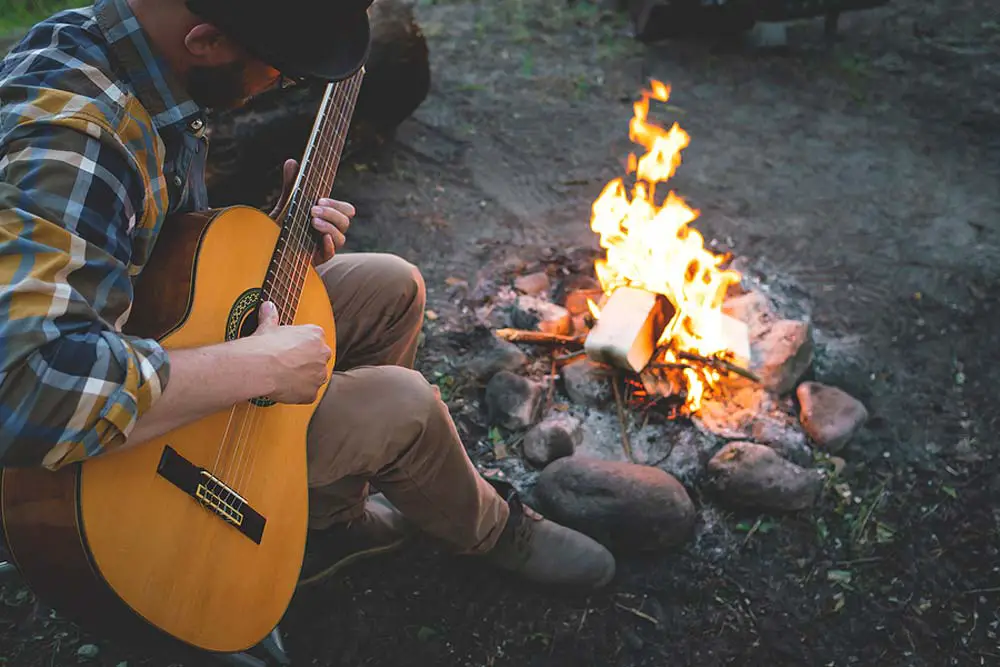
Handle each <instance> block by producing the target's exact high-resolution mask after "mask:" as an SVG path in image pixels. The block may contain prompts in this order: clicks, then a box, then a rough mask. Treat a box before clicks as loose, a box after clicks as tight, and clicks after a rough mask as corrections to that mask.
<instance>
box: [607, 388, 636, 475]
mask: <svg viewBox="0 0 1000 667" xmlns="http://www.w3.org/2000/svg"><path fill="white" fill-rule="evenodd" d="M611 388H612V389H613V390H614V392H615V407H616V408H618V424H619V425H620V426H621V429H622V448H623V449H624V450H625V456H627V457H628V460H629V461H630V462H632V463H635V458H633V457H632V443H631V442H630V441H629V439H628V427H627V426H626V425H625V410H624V407H623V406H622V395H621V391H619V389H618V376H615V377H613V378H612V379H611Z"/></svg>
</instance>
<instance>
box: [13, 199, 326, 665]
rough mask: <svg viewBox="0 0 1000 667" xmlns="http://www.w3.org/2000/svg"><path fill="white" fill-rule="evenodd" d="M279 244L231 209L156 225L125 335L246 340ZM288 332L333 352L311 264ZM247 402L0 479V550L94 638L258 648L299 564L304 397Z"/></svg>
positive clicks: (251, 216) (251, 215)
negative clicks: (313, 331)
mask: <svg viewBox="0 0 1000 667" xmlns="http://www.w3.org/2000/svg"><path fill="white" fill-rule="evenodd" d="M279 232H280V229H279V227H278V226H277V225H276V224H275V223H274V221H272V220H271V219H270V218H269V217H268V216H266V215H265V214H263V213H261V212H260V211H257V210H256V209H252V208H248V207H240V206H237V207H232V208H227V209H223V210H221V211H211V212H208V213H202V214H189V215H186V216H182V217H179V218H176V219H172V220H170V221H168V222H167V224H166V225H165V226H164V229H163V231H162V233H161V235H160V238H159V240H158V242H157V244H158V246H157V251H156V252H155V253H154V255H153V258H152V260H151V262H150V264H149V265H148V266H147V267H146V269H145V270H144V272H143V274H142V278H141V280H140V281H139V282H138V284H137V286H136V298H135V308H134V310H133V312H132V314H131V317H130V320H129V324H128V326H127V327H126V329H125V331H126V333H130V334H136V335H141V336H145V337H151V338H156V339H158V340H159V341H160V342H161V343H162V344H163V345H164V347H165V348H167V349H171V348H186V347H197V346H203V345H209V344H214V343H220V342H222V341H224V340H227V339H231V338H233V337H236V336H238V335H240V334H241V329H242V334H244V335H245V334H246V333H248V329H247V326H248V324H247V322H248V318H249V330H251V331H252V328H253V327H254V326H255V317H256V306H257V303H258V295H259V288H260V286H261V285H262V283H263V282H264V279H265V274H266V273H267V271H268V267H269V263H270V262H271V260H272V254H273V253H274V250H275V246H276V243H277V241H278V237H279ZM294 323H295V324H306V323H312V324H317V325H319V326H320V327H322V328H323V329H324V331H325V332H326V335H327V341H328V344H329V345H330V348H331V349H336V348H335V344H336V332H335V326H334V319H333V313H332V312H331V308H330V300H329V297H328V296H327V292H326V289H325V288H324V286H323V283H322V281H321V280H320V278H319V275H318V274H317V273H316V271H315V269H313V267H312V266H311V264H310V265H309V266H308V269H307V271H306V272H305V277H304V285H303V288H302V292H301V298H300V300H299V302H298V308H297V311H296V314H295V318H294ZM334 363H335V357H334V358H331V360H330V362H329V366H330V369H331V370H332V368H333V365H334ZM320 396H322V392H321V393H320ZM258 403H260V402H248V403H246V404H243V405H238V406H237V407H236V408H235V409H234V410H232V411H229V410H226V411H223V412H220V413H217V414H213V415H210V416H208V417H206V418H204V419H201V420H200V421H197V422H194V423H192V424H190V425H188V426H185V427H182V428H179V429H176V430H174V431H173V432H171V433H169V434H167V435H165V436H163V437H160V438H157V439H155V440H151V441H149V442H146V443H143V444H141V445H137V446H133V447H130V448H128V449H125V450H122V451H118V452H114V453H112V454H108V455H106V456H100V457H97V458H94V459H88V460H86V461H85V462H83V463H81V464H76V465H73V466H69V467H67V468H65V469H63V470H61V471H59V472H56V473H53V472H50V471H47V470H43V469H14V468H8V469H6V470H4V471H3V475H2V489H0V510H2V515H3V527H4V531H5V536H6V541H7V544H8V547H9V550H10V552H11V554H12V556H13V559H14V560H15V563H16V565H17V567H18V569H19V570H20V572H21V574H22V575H23V576H24V577H25V579H26V580H27V582H28V584H29V586H31V587H32V589H33V590H34V591H35V592H36V594H38V595H39V597H41V598H43V599H44V600H45V601H46V602H47V603H49V604H51V605H52V606H53V607H55V608H56V609H57V610H58V611H60V612H61V613H65V614H67V615H69V616H72V617H74V620H76V621H77V622H79V623H80V624H81V625H83V626H85V627H87V628H88V629H92V630H94V631H97V632H102V633H107V634H112V635H114V636H118V637H121V636H125V637H128V638H130V639H135V638H136V637H137V636H139V635H137V633H138V632H140V631H143V630H146V631H152V634H153V635H154V636H156V635H158V636H160V637H163V635H164V633H165V635H166V636H167V637H168V638H172V639H174V640H179V641H180V642H182V643H183V644H186V645H188V646H190V647H194V648H196V649H200V650H204V651H211V652H226V653H229V652H237V651H243V650H246V649H248V648H250V647H252V646H254V645H256V644H257V643H259V642H260V641H261V640H262V639H263V638H264V637H266V636H267V634H268V633H269V632H270V631H271V630H272V629H273V628H274V627H275V625H277V624H278V622H279V620H280V619H281V617H282V615H283V614H284V612H285V609H286V608H287V605H288V603H289V601H290V599H291V597H292V594H293V593H294V590H295V586H296V582H297V580H298V575H299V570H300V568H301V564H302V557H303V553H304V549H305V539H306V527H307V520H308V485H307V475H306V431H307V428H308V425H309V422H310V419H311V418H312V414H313V412H314V411H315V408H316V404H317V403H318V400H317V401H316V402H314V403H312V404H309V405H286V404H268V403H267V402H263V404H258ZM147 636H148V633H147ZM147 636H143V641H146V638H147Z"/></svg>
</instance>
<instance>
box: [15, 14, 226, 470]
mask: <svg viewBox="0 0 1000 667" xmlns="http://www.w3.org/2000/svg"><path fill="white" fill-rule="evenodd" d="M204 131H205V118H204V114H203V111H202V110H201V109H199V108H198V106H197V105H196V104H195V103H194V102H192V101H191V99H190V98H189V97H188V96H187V95H186V93H184V92H183V89H182V88H181V86H180V85H178V83H177V82H176V81H175V80H173V79H172V78H171V75H170V73H169V72H168V70H167V68H166V65H165V62H164V61H163V60H162V58H160V57H159V56H158V55H157V54H156V53H155V51H154V49H153V46H152V44H151V43H150V41H149V40H148V38H147V36H146V35H145V34H144V33H143V31H142V29H141V28H140V26H139V23H138V21H137V20H136V17H135V15H134V14H133V13H132V12H131V10H130V9H129V7H128V4H127V2H126V0H97V2H95V3H94V5H93V6H92V7H87V8H84V9H80V10H71V11H67V12H62V13H59V14H57V15H55V16H53V17H51V18H49V19H47V20H46V21H43V22H41V23H39V24H38V25H36V26H35V27H34V28H33V29H32V31H31V32H30V33H28V35H27V36H26V37H25V38H24V39H23V40H22V41H21V42H20V43H19V44H17V45H16V46H15V47H14V48H13V49H12V50H11V52H10V53H9V54H8V55H7V57H6V58H5V59H4V61H3V62H2V63H0V274H2V281H0V311H2V315H3V316H2V319H0V465H32V466H34V465H43V466H45V467H47V468H49V469H53V470H54V469H57V468H60V467H62V466H64V465H67V464H69V463H72V462H74V461H79V460H81V459H84V458H87V457H92V456H95V455H99V454H101V453H102V452H105V451H108V450H111V449H114V448H116V447H120V446H121V445H122V444H123V443H124V442H125V440H126V438H127V437H128V434H129V432H130V431H131V429H132V428H133V427H134V426H135V423H136V420H137V418H138V417H139V416H140V415H142V414H143V413H144V412H145V411H146V410H148V409H149V407H150V406H151V405H152V404H153V403H154V402H155V401H156V400H157V398H158V397H159V396H160V395H161V394H162V392H163V389H164V387H165V386H166V384H167V381H168V379H169V363H168V359H167V355H166V353H165V352H164V350H163V348H162V347H160V345H159V344H158V343H157V342H156V341H153V340H145V339H139V338H137V337H133V336H128V335H125V334H123V333H122V326H123V325H124V323H125V321H126V320H127V319H128V316H129V311H130V308H131V304H132V297H133V291H132V281H133V280H134V279H135V277H136V276H137V275H138V274H139V272H140V271H142V268H143V266H144V265H145V264H146V262H147V260H148V259H149V257H150V253H151V252H152V250H153V245H154V243H155V241H156V237H157V233H158V232H159V230H160V226H161V225H162V224H163V221H164V218H165V217H166V216H167V214H169V213H174V212H179V211H181V210H192V209H202V208H205V207H206V206H207V195H206V192H205V183H204V164H205V157H206V154H207V152H208V145H207V139H205V138H204V136H203V135H204Z"/></svg>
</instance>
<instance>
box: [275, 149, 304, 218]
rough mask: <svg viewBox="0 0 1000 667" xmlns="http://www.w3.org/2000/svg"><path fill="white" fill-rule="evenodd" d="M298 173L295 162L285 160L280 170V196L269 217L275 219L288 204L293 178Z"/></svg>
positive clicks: (297, 166) (293, 182) (296, 162)
mask: <svg viewBox="0 0 1000 667" xmlns="http://www.w3.org/2000/svg"><path fill="white" fill-rule="evenodd" d="M298 172H299V163H298V161H296V160H285V164H284V165H283V166H282V168H281V196H280V197H278V204H277V205H276V206H275V207H274V210H272V211H271V217H272V218H276V217H277V216H278V214H279V213H280V212H281V209H282V208H284V206H285V204H286V203H288V198H289V197H290V196H291V194H292V186H293V185H295V177H296V175H298Z"/></svg>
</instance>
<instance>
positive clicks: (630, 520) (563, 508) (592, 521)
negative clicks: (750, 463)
mask: <svg viewBox="0 0 1000 667" xmlns="http://www.w3.org/2000/svg"><path fill="white" fill-rule="evenodd" d="M535 494H536V496H537V497H538V500H539V503H540V505H539V509H540V510H541V511H542V512H544V513H545V514H547V515H548V516H549V517H551V518H552V519H553V520H554V521H557V522H559V523H562V524H563V525H565V526H568V527H570V528H574V529H576V530H579V531H580V532H582V533H585V534H587V535H590V536H591V537H593V538H594V539H596V540H597V541H599V542H601V543H602V544H604V545H605V546H606V547H608V548H609V549H611V550H612V551H618V552H622V551H662V550H667V549H670V548H672V547H675V546H677V545H679V544H681V543H683V542H685V541H686V540H687V539H688V538H689V537H690V536H691V533H692V529H693V527H694V521H695V508H694V504H693V503H692V502H691V498H690V497H689V496H688V493H687V491H686V490H685V489H684V486H683V485H682V484H681V483H680V482H678V481H677V480H676V479H675V478H674V477H673V476H672V475H670V474H668V473H666V472H664V471H662V470H660V469H659V468H653V467H650V466H643V465H636V464H634V463H619V462H615V461H601V460H598V459H591V458H585V457H582V456H571V457H569V458H562V459H559V460H557V461H555V462H553V463H551V464H549V466H548V467H547V468H545V470H543V471H542V473H541V475H539V476H538V483H537V485H536V487H535Z"/></svg>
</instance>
